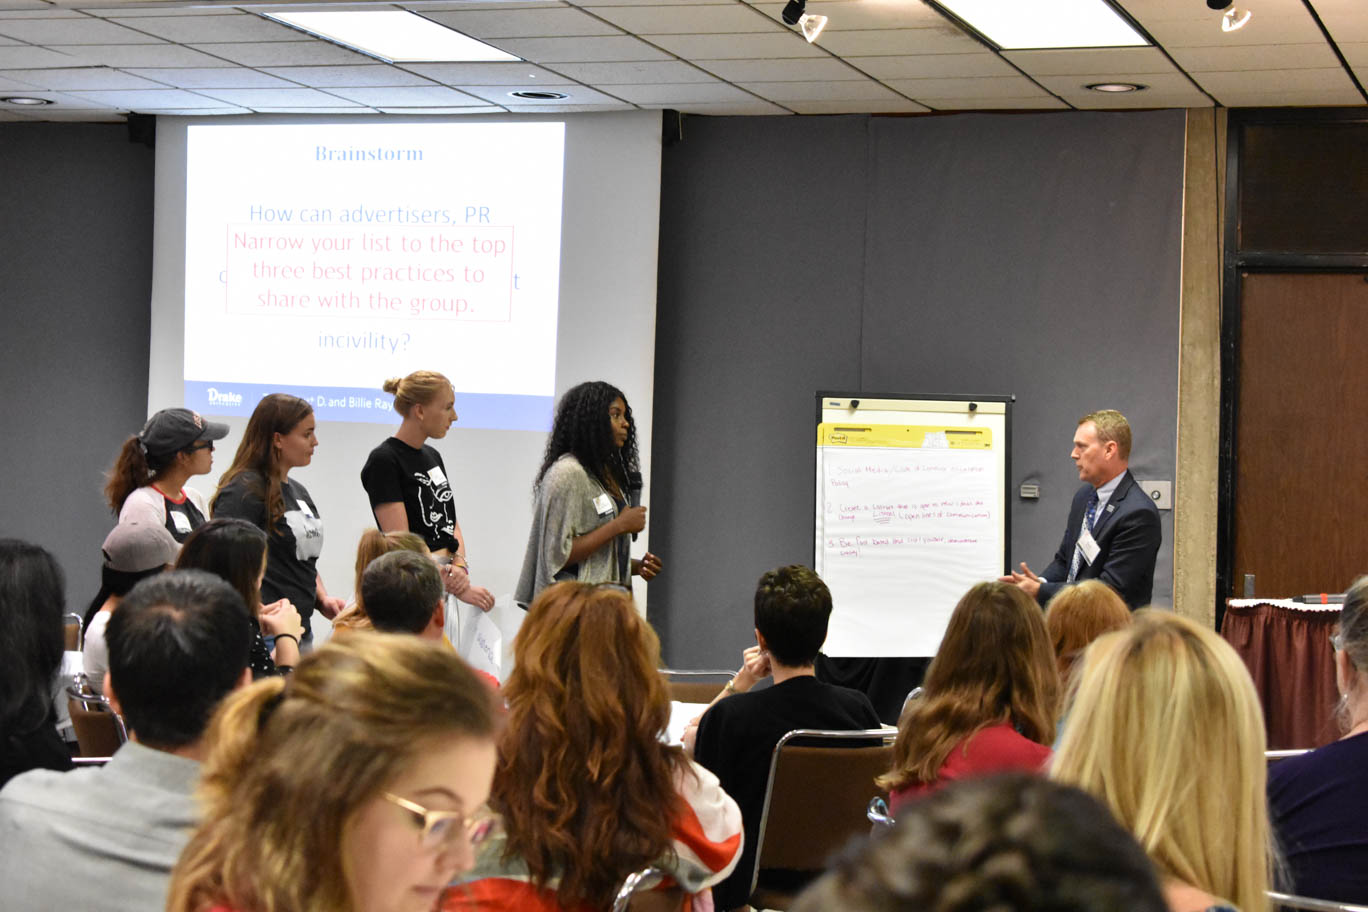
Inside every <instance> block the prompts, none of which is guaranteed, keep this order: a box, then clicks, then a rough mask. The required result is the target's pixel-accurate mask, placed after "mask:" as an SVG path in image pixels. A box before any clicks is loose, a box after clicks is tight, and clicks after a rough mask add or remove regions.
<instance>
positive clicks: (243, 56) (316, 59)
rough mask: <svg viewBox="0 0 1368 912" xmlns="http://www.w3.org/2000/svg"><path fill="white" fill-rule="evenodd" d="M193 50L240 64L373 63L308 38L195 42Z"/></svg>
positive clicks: (324, 42) (363, 55) (342, 49)
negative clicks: (255, 41) (237, 42)
mask: <svg viewBox="0 0 1368 912" xmlns="http://www.w3.org/2000/svg"><path fill="white" fill-rule="evenodd" d="M192 47H193V48H194V49H195V50H198V51H203V52H204V53H206V54H213V55H214V56H215V57H222V58H223V59H224V60H231V61H232V62H233V63H240V64H242V65H243V66H309V65H317V66H327V65H329V64H344V65H345V64H349V63H374V62H375V58H374V57H368V56H366V55H365V54H358V53H357V52H356V51H351V50H348V49H346V48H344V47H339V46H338V45H336V44H330V43H329V42H327V41H319V40H317V39H315V38H310V39H308V40H307V41H273V42H271V43H269V44H218V43H209V44H195V45H192Z"/></svg>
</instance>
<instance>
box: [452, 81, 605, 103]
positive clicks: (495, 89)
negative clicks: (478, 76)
mask: <svg viewBox="0 0 1368 912" xmlns="http://www.w3.org/2000/svg"><path fill="white" fill-rule="evenodd" d="M538 88H543V87H542V86H526V85H503V86H486V85H470V86H462V87H461V89H462V91H464V92H467V93H469V94H471V95H474V96H475V97H476V98H482V99H484V100H485V101H489V102H493V103H494V104H498V105H504V106H505V107H507V106H509V105H512V104H520V105H525V104H537V103H539V102H537V101H536V99H532V98H513V97H511V95H510V93H511V92H528V91H536V90H537V89H538ZM544 88H546V89H547V90H548V91H551V92H556V93H558V94H561V95H564V96H566V97H565V98H557V99H547V101H546V103H548V104H561V105H571V104H587V105H600V104H614V105H616V104H622V103H623V101H622V99H619V98H615V97H613V96H614V95H616V94H617V93H616V92H615V91H614V92H611V93H610V92H600V91H597V90H596V89H591V88H590V87H588V86H577V85H558V86H545V87H544ZM614 88H616V87H614Z"/></svg>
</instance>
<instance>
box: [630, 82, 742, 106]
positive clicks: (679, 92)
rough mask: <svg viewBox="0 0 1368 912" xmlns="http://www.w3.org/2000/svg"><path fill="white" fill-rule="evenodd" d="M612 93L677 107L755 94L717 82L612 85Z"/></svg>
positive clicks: (657, 104)
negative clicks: (708, 83) (707, 83)
mask: <svg viewBox="0 0 1368 912" xmlns="http://www.w3.org/2000/svg"><path fill="white" fill-rule="evenodd" d="M613 94H614V95H617V96H618V97H619V98H621V99H622V100H623V101H630V102H632V103H633V104H639V105H652V106H661V105H665V106H668V107H678V106H679V105H680V104H686V103H695V104H709V103H715V102H749V101H754V100H755V96H754V95H751V94H750V93H749V92H744V91H742V90H741V89H738V88H737V87H736V86H733V85H727V84H726V83H725V82H717V83H713V84H711V85H701V84H698V83H693V84H690V85H630V86H614V87H613Z"/></svg>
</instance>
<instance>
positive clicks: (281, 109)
mask: <svg viewBox="0 0 1368 912" xmlns="http://www.w3.org/2000/svg"><path fill="white" fill-rule="evenodd" d="M252 110H253V111H255V112H256V113H258V114H328V115H333V114H339V115H340V114H373V113H375V109H374V108H368V107H366V106H365V105H349V106H347V107H345V108H338V107H313V108H311V107H309V106H307V105H305V106H303V107H291V106H290V105H280V106H277V105H268V104H260V105H252Z"/></svg>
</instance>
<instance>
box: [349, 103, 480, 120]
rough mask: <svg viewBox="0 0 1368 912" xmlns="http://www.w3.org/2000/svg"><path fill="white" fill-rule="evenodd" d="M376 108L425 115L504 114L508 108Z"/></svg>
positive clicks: (382, 111)
mask: <svg viewBox="0 0 1368 912" xmlns="http://www.w3.org/2000/svg"><path fill="white" fill-rule="evenodd" d="M375 110H377V111H379V112H380V113H381V114H404V115H408V114H415V115H418V116H420V117H421V116H425V115H429V114H504V113H507V111H506V109H504V108H503V107H501V106H500V105H480V104H476V105H469V106H466V107H460V108H426V107H424V108H388V107H377V108H376V109H375Z"/></svg>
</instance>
